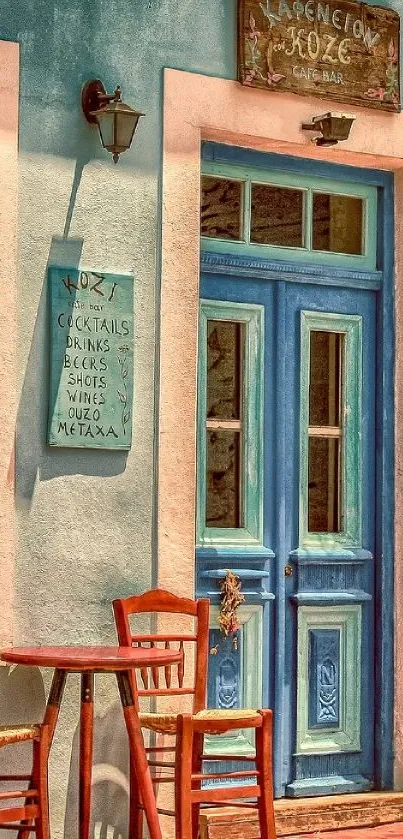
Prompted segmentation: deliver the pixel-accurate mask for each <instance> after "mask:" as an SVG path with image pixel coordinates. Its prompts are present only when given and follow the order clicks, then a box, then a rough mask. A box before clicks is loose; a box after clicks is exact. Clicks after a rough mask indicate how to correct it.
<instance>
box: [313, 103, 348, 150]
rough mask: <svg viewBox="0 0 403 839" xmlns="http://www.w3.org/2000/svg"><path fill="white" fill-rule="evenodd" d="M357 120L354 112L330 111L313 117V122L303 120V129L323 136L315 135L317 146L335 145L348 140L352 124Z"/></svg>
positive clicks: (314, 140)
mask: <svg viewBox="0 0 403 839" xmlns="http://www.w3.org/2000/svg"><path fill="white" fill-rule="evenodd" d="M354 120H355V115H354V114H341V113H338V112H334V111H329V113H327V114H321V115H320V116H318V117H312V122H303V123H302V125H301V128H302V129H303V131H316V132H317V133H318V134H320V135H321V136H319V137H313V139H312V142H313V143H314V144H315V146H335V145H337V143H340V142H341V141H343V140H348V138H349V136H350V131H351V126H352V124H353V122H354Z"/></svg>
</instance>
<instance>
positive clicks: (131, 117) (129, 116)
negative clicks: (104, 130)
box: [115, 111, 139, 149]
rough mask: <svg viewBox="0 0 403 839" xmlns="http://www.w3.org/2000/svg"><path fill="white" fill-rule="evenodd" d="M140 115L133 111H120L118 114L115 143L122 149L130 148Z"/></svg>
mask: <svg viewBox="0 0 403 839" xmlns="http://www.w3.org/2000/svg"><path fill="white" fill-rule="evenodd" d="M138 121H139V115H138V114H137V113H136V112H135V111H133V112H132V113H130V112H127V111H118V112H117V114H116V131H115V143H116V145H117V146H119V148H121V149H128V148H129V147H130V145H131V142H132V139H133V134H134V132H135V130H136V127H137V123H138Z"/></svg>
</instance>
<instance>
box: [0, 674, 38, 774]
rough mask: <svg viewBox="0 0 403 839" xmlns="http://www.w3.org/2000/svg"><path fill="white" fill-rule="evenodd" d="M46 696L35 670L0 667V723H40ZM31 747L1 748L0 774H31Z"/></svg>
mask: <svg viewBox="0 0 403 839" xmlns="http://www.w3.org/2000/svg"><path fill="white" fill-rule="evenodd" d="M45 705H46V697H45V688H44V684H43V679H42V676H41V672H40V670H39V669H38V668H37V667H20V666H17V667H0V719H1V724H2V725H4V726H6V725H16V724H18V723H28V722H29V723H37V722H41V721H42V719H43V715H44V712H45ZM31 761H32V745H31V744H29V743H19V744H17V745H13V746H12V747H10V748H8V747H6V748H3V749H0V775H1V774H2V773H3V772H7V773H16V772H19V773H21V772H22V773H25V772H30V771H31Z"/></svg>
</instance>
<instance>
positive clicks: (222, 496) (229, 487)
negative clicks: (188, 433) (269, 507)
mask: <svg viewBox="0 0 403 839" xmlns="http://www.w3.org/2000/svg"><path fill="white" fill-rule="evenodd" d="M240 449H241V447H240V433H239V431H233V430H231V429H209V430H207V482H206V483H207V498H206V525H207V527H241V505H240V456H241V451H240Z"/></svg>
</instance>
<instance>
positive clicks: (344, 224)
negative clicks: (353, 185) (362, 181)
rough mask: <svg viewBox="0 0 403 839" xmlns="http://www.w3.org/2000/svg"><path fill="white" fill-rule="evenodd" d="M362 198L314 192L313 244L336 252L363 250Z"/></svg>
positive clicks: (318, 247)
mask: <svg viewBox="0 0 403 839" xmlns="http://www.w3.org/2000/svg"><path fill="white" fill-rule="evenodd" d="M363 204H364V202H363V200H362V198H354V197H352V196H350V195H328V194H325V193H322V192H314V194H313V224H312V248H313V250H316V251H332V252H333V253H347V254H363V253H364V236H363V219H364V208H363Z"/></svg>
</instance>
